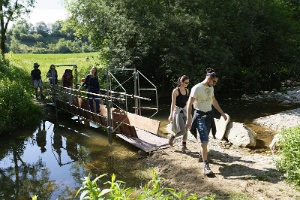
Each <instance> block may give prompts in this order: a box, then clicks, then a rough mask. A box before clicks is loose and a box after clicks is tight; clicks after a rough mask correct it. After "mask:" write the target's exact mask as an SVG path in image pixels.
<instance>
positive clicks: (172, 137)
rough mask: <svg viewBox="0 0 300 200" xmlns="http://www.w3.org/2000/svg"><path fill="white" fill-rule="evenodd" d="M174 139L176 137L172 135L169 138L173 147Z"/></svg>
mask: <svg viewBox="0 0 300 200" xmlns="http://www.w3.org/2000/svg"><path fill="white" fill-rule="evenodd" d="M174 139H175V136H174V135H172V136H171V137H170V138H169V145H170V146H171V147H172V146H173V144H174Z"/></svg>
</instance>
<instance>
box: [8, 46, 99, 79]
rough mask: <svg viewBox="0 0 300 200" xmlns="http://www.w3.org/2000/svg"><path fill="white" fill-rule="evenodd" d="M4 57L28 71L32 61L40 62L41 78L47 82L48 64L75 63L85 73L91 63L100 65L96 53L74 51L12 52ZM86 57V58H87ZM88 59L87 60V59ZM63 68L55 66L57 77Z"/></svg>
mask: <svg viewBox="0 0 300 200" xmlns="http://www.w3.org/2000/svg"><path fill="white" fill-rule="evenodd" d="M5 56H6V57H5V58H6V59H8V60H9V62H10V63H11V64H13V65H15V66H18V67H20V68H22V69H24V70H25V71H26V72H28V73H29V75H30V72H31V70H32V69H33V63H35V62H37V63H39V64H40V67H39V69H40V70H41V72H42V80H43V81H44V82H47V81H48V80H47V77H46V74H47V72H48V70H49V67H50V65H52V64H54V65H77V67H78V71H79V73H80V72H82V71H83V72H82V73H85V71H86V69H87V68H90V67H91V66H93V65H97V66H100V65H102V63H101V61H100V59H99V57H98V53H96V52H93V53H74V54H13V53H9V54H6V55H5ZM87 58H88V59H87ZM87 60H88V61H87ZM64 70H65V68H57V72H58V75H59V76H58V79H60V78H61V76H60V75H62V74H63V72H64Z"/></svg>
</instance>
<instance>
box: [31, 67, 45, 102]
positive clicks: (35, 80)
mask: <svg viewBox="0 0 300 200" xmlns="http://www.w3.org/2000/svg"><path fill="white" fill-rule="evenodd" d="M39 66H40V65H39V64H38V63H34V64H33V68H34V69H33V70H32V71H31V80H32V84H33V87H34V89H35V97H36V98H37V99H38V96H39V95H38V88H40V96H41V99H44V95H43V87H42V78H41V70H40V69H39Z"/></svg>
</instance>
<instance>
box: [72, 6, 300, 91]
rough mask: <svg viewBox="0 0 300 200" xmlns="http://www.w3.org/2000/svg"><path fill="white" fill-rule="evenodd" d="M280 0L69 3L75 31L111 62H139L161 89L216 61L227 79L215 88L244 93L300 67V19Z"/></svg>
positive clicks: (132, 64)
mask: <svg viewBox="0 0 300 200" xmlns="http://www.w3.org/2000/svg"><path fill="white" fill-rule="evenodd" d="M283 1H292V0H281V1H278V0H252V1H243V0H227V1H219V0H211V1H206V0H186V1H182V0H172V1H166V0H155V1H153V0H140V1H136V0H113V1H112V0H98V1H94V0H73V1H71V2H70V3H69V5H68V8H69V11H70V13H71V17H70V22H71V24H72V25H74V27H75V28H76V29H77V30H76V34H83V33H85V34H86V33H88V34H89V37H90V38H91V41H92V42H93V46H94V47H95V48H97V49H99V51H101V53H102V58H103V57H104V58H105V59H106V61H107V63H108V65H109V67H120V68H123V67H135V68H137V69H138V70H140V71H142V72H143V74H144V75H146V76H147V77H149V78H151V80H152V81H153V82H155V83H156V86H157V87H158V88H160V89H161V91H159V93H160V94H162V95H164V94H168V93H169V92H170V91H164V89H169V88H172V87H171V86H170V84H173V82H176V79H177V77H178V74H186V75H188V76H189V77H190V79H191V82H192V83H195V82H196V81H198V80H199V78H200V79H201V78H202V77H203V76H205V68H207V67H212V68H215V69H216V70H217V72H219V73H220V75H221V76H222V79H221V80H223V81H222V82H220V84H218V85H217V89H220V90H219V91H221V89H222V92H224V93H226V94H229V93H230V92H232V94H234V95H240V93H242V92H244V91H247V92H248V93H254V92H257V91H259V90H261V89H271V88H275V87H278V86H280V83H281V81H282V80H283V78H284V77H288V76H289V75H292V74H291V73H292V72H295V75H296V74H299V69H300V68H299V67H298V66H299V63H300V61H299V56H300V51H299V45H300V34H299V28H298V27H300V24H299V20H295V18H296V16H295V15H296V14H292V13H291V8H287V7H286V6H285V4H283ZM296 5H299V4H296ZM292 8H295V7H292ZM222 83H226V84H222ZM168 84H169V85H168ZM266 86H267V87H266ZM216 91H217V90H216Z"/></svg>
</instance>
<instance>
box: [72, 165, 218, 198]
mask: <svg viewBox="0 0 300 200" xmlns="http://www.w3.org/2000/svg"><path fill="white" fill-rule="evenodd" d="M152 173H153V178H152V180H150V181H149V182H148V183H147V184H146V185H144V186H141V187H140V188H126V185H125V182H123V181H119V180H116V176H115V175H114V174H113V175H112V177H111V181H108V182H105V183H102V184H101V185H100V186H99V185H98V183H101V178H103V177H104V176H106V175H101V176H99V177H97V178H95V179H94V180H91V179H90V178H89V177H85V178H84V179H83V182H82V187H81V188H80V189H79V190H78V191H77V193H76V196H78V195H79V194H80V200H83V199H94V200H101V199H122V200H126V199H127V200H134V199H136V200H143V199H155V200H173V199H178V200H180V199H185V200H196V199H203V200H204V199H207V200H213V199H215V195H208V196H205V197H203V198H198V197H197V196H196V195H195V194H186V193H184V192H180V191H179V192H178V191H175V190H174V189H172V188H165V187H163V182H164V179H163V178H160V177H158V176H157V174H156V172H155V171H154V170H152Z"/></svg>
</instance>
